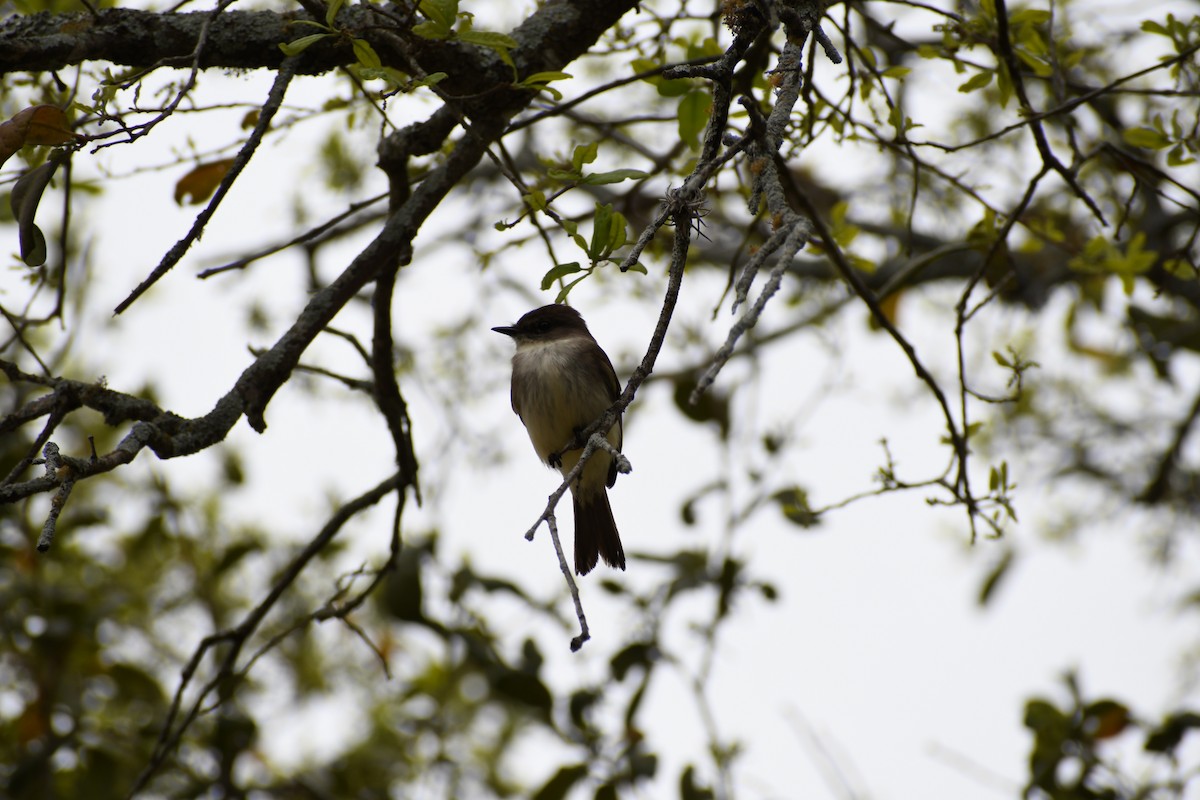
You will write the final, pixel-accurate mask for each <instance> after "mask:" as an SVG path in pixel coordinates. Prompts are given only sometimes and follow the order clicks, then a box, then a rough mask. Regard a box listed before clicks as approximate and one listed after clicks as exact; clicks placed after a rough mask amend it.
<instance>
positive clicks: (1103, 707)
mask: <svg viewBox="0 0 1200 800" xmlns="http://www.w3.org/2000/svg"><path fill="white" fill-rule="evenodd" d="M1083 718H1084V725H1085V730H1086V731H1087V733H1088V735H1090V736H1091V737H1092V738H1093V739H1111V738H1112V737H1114V736H1117V735H1118V734H1120V733H1121V732H1122V731H1124V730H1125V729H1126V728H1128V727H1129V723H1130V722H1131V721H1132V717H1131V716H1130V713H1129V707H1128V706H1126V705H1125V704H1124V703H1120V702H1117V701H1116V700H1110V699H1104V700H1096V701H1095V702H1092V703H1089V704H1088V706H1087V708H1085V709H1084V710H1083Z"/></svg>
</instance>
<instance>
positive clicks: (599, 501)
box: [492, 305, 625, 575]
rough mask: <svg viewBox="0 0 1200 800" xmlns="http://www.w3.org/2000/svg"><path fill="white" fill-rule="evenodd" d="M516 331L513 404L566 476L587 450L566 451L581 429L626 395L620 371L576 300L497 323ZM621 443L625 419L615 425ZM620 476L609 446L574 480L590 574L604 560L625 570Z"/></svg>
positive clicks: (584, 564) (578, 561)
mask: <svg viewBox="0 0 1200 800" xmlns="http://www.w3.org/2000/svg"><path fill="white" fill-rule="evenodd" d="M492 330H494V331H496V332H497V333H503V334H504V335H505V336H510V337H512V340H513V341H514V342H516V345H517V352H516V353H515V354H514V355H513V360H512V364H513V372H512V407H513V411H515V412H517V416H519V417H520V418H521V422H523V423H525V429H526V430H527V431H528V432H529V439H530V441H532V442H533V449H534V450H535V451H537V454H538V458H540V459H541V460H542V461H544V462H546V464H548V465H549V466H551V467H558V469H559V470H560V471H561V472H562V474H563V475H564V476H565V475H566V474H567V473H569V472H570V471H571V470H572V469H574V467H575V465H576V464H578V463H579V456H580V455H582V453H583V451H582V450H570V451H567V452H561V451H562V450H563V448H564V447H566V446H567V445H568V444H569V443H570V442H571V441H572V440H573V439H574V438H575V435H576V434H577V433H578V432H579V431H582V430H583V429H584V428H586V427H587V426H588V425H590V424H592V423H593V422H595V421H596V420H597V419H599V418H600V416H601V415H602V414H603V413H604V412H605V411H607V410H608V407H609V406H611V405H612V404H613V402H614V401H615V400H616V399H617V397H618V396H619V395H620V394H621V384H620V383H619V382H618V381H617V373H616V370H614V369H613V366H612V362H611V361H609V360H608V356H607V355H605V353H604V350H602V349H601V348H600V345H599V344H597V343H596V340H595V339H594V338H593V337H592V334H591V333H590V332H588V328H587V324H586V323H585V322H584V321H583V317H581V316H580V315H579V312H578V311H576V310H575V309H573V308H571V307H570V306H564V305H550V306H542V307H541V308H535V309H534V310H533V311H530V312H529V313H528V314H526V315H525V316H523V317H521V318H520V319H519V320H517V323H516V324H515V325H508V326H502V327H498V328H492ZM607 438H608V441H609V442H611V443H612V445H613V446H614V447H615V448H617V449H618V450H620V449H621V419H620V418H619V417H618V418H617V422H616V424H614V425H613V426H612V428H611V429H610V430H609V431H608V437H607ZM616 480H617V464H616V461H615V460H614V459H613V457H612V456H611V455H610V454H609V453H608V452H607V451H605V450H597V451H596V452H595V453H593V454H592V456H591V458H589V459H588V462H587V464H586V465H585V466H584V468H583V471H582V472H581V473H580V474H579V477H578V478H577V479H576V480H575V482H574V483H572V484H571V497H572V499H573V500H574V506H575V573H576V574H577V575H586V574H588V573H589V572H591V571H592V568H593V567H595V566H596V562H597V560H598V559H599V558H603V559H604V563H606V564H608V565H609V566H610V567H615V568H617V569H625V551H624V550H623V549H622V548H621V537H620V536H619V535H618V534H617V523H616V521H615V520H614V519H613V515H612V507H611V506H609V504H608V489H607V487H609V486H612V485H613V483H614V482H616Z"/></svg>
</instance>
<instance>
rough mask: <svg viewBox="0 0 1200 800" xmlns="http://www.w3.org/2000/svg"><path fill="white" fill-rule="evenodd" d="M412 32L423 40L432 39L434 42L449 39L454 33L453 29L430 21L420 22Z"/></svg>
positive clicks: (414, 26) (413, 27)
mask: <svg viewBox="0 0 1200 800" xmlns="http://www.w3.org/2000/svg"><path fill="white" fill-rule="evenodd" d="M412 32H413V33H415V34H416V35H417V36H420V37H421V38H422V39H430V40H432V41H441V40H442V39H449V38H450V34H452V33H454V30H453V29H452V28H449V27H447V26H445V25H442V24H441V23H439V22H434V21H433V20H429V21H427V22H418V23H417V24H416V25H413V26H412Z"/></svg>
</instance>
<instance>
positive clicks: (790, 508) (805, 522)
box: [771, 486, 821, 528]
mask: <svg viewBox="0 0 1200 800" xmlns="http://www.w3.org/2000/svg"><path fill="white" fill-rule="evenodd" d="M771 499H772V500H774V501H775V502H776V503H777V504H778V505H779V510H780V511H781V512H783V516H784V517H785V518H786V519H787V521H788V522H790V523H792V524H793V525H797V526H799V527H801V528H814V527H816V526H817V525H818V524H819V523H820V521H821V518H820V516H819V515H817V514H816V513H814V512H813V510H812V507H811V506H809V504H808V492H807V491H805V490H804V489H802V488H800V487H799V486H796V487H793V488H791V489H781V490H780V491H778V492H776V493H775V494H773V495H771Z"/></svg>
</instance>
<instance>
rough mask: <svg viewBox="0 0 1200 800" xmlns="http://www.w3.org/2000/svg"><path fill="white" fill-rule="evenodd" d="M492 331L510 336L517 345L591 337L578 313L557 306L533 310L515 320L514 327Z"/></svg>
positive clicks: (568, 307) (571, 309) (502, 327)
mask: <svg viewBox="0 0 1200 800" xmlns="http://www.w3.org/2000/svg"><path fill="white" fill-rule="evenodd" d="M492 330H494V331H495V332H496V333H503V334H504V335H505V336H511V337H512V338H513V339H514V340H515V341H516V342H517V343H518V344H520V343H521V342H548V341H553V340H555V339H565V338H567V337H570V336H586V337H588V338H589V339H590V338H591V336H592V335H591V334H590V333H588V329H587V324H586V323H585V322H584V321H583V317H581V316H579V312H578V311H576V310H575V309H573V308H571V307H570V306H564V305H557V304H556V305H550V306H542V307H541V308H535V309H534V310H533V311H530V312H529V313H528V314H526V315H525V316H523V317H521V318H520V319H519V320H517V323H516V324H515V325H502V326H500V327H497V328H492Z"/></svg>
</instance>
